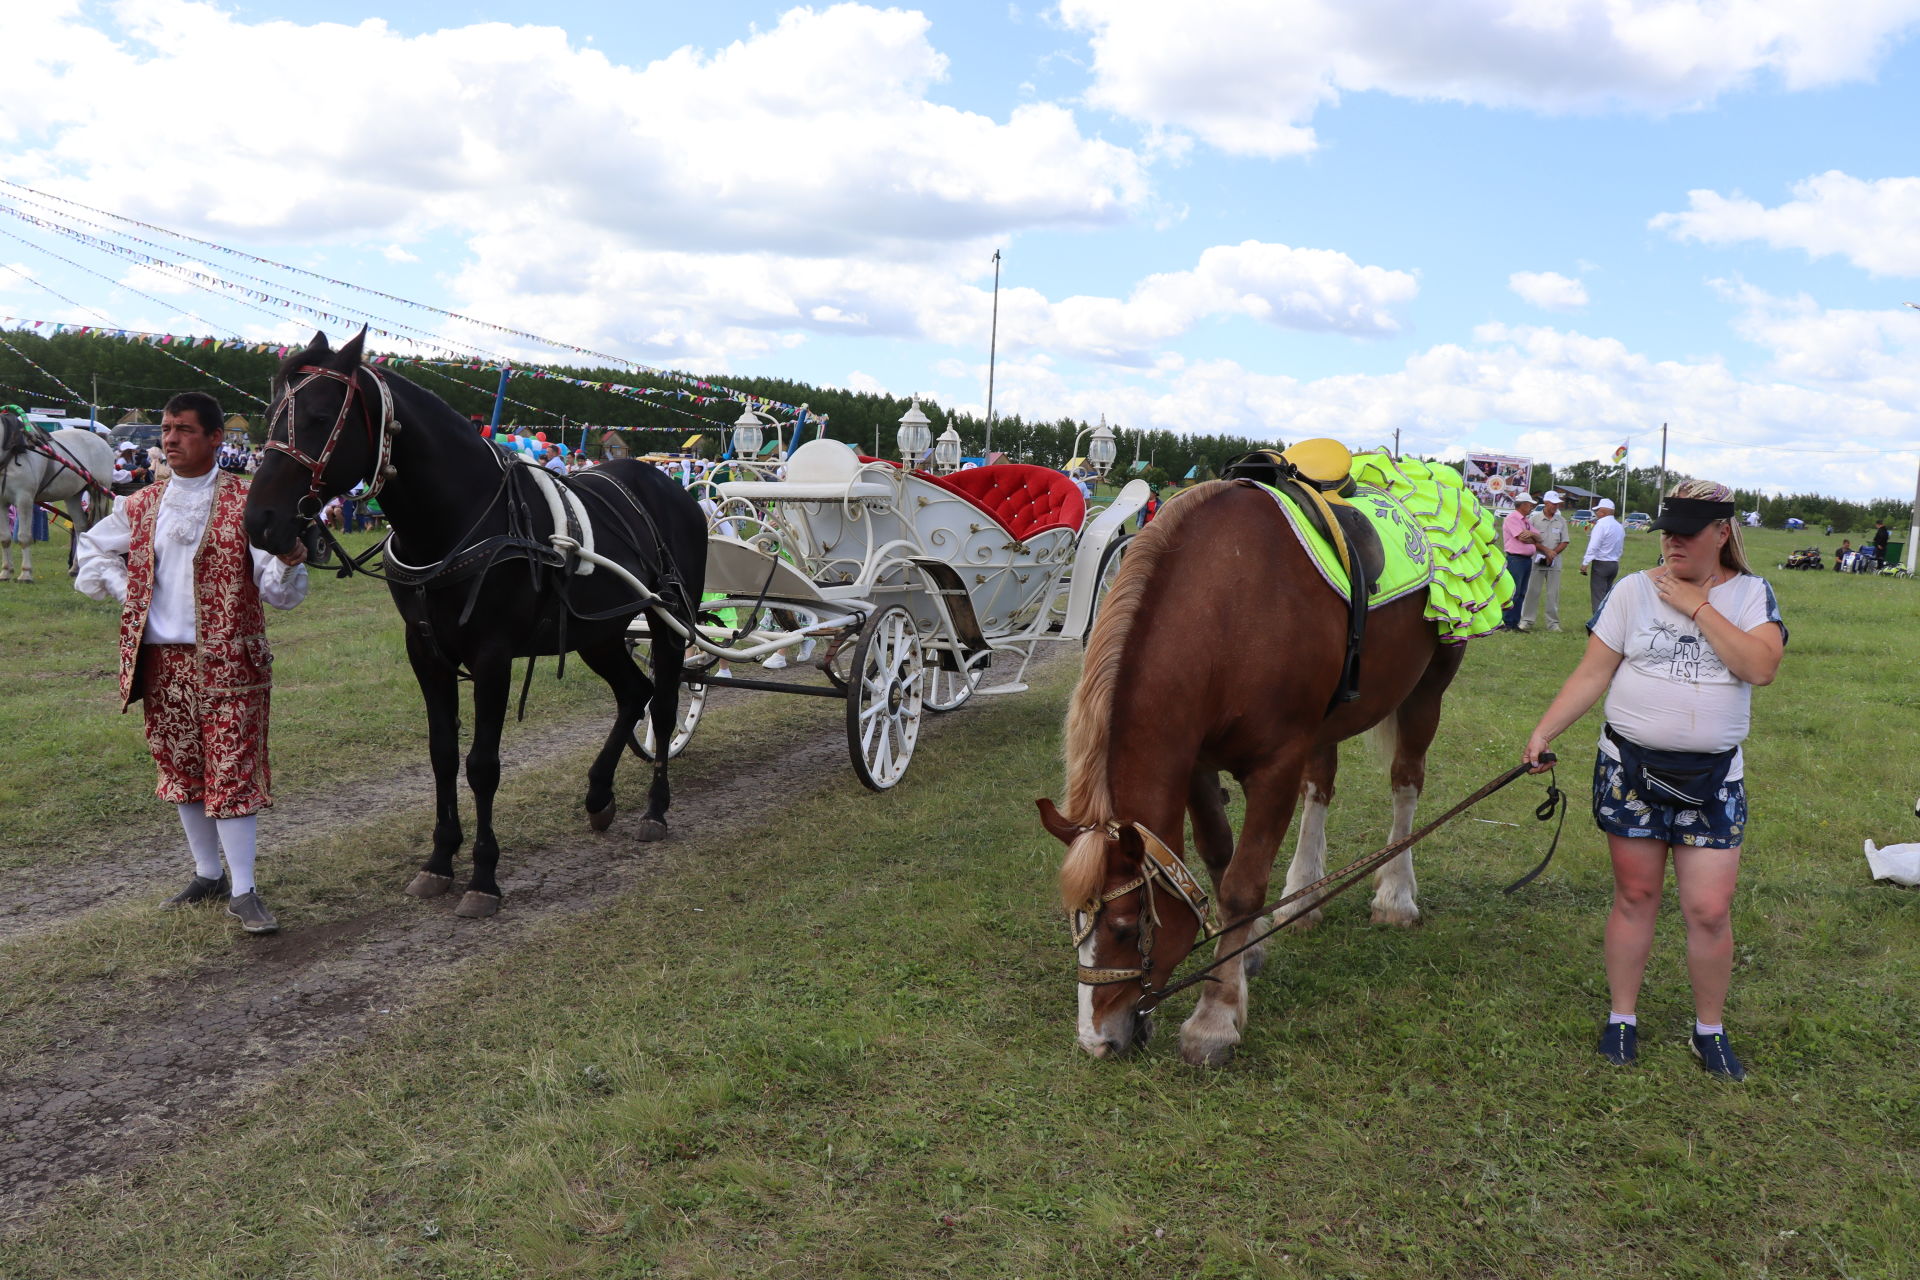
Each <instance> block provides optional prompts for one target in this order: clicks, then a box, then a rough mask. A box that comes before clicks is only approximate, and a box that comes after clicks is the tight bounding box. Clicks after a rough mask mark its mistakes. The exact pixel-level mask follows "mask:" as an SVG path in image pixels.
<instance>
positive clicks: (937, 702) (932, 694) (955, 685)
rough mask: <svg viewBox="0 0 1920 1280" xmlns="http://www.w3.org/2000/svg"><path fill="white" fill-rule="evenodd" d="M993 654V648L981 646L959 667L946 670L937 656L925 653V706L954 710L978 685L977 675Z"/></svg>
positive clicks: (938, 709) (932, 709) (980, 675)
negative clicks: (977, 651)
mask: <svg viewBox="0 0 1920 1280" xmlns="http://www.w3.org/2000/svg"><path fill="white" fill-rule="evenodd" d="M992 658H993V652H992V651H991V650H988V649H983V650H981V651H980V652H979V653H976V654H974V655H973V656H972V657H970V658H967V659H965V660H964V662H965V666H964V669H963V670H960V671H949V670H947V669H946V667H944V666H942V665H940V662H939V661H938V659H935V658H932V657H928V658H927V659H926V669H927V681H926V684H927V698H926V703H927V710H929V711H953V710H956V709H958V708H959V706H960V704H961V703H963V702H965V701H966V700H967V699H968V698H971V697H972V696H973V691H974V690H975V689H978V688H979V687H980V679H981V677H982V676H984V675H985V674H986V671H987V663H988V662H989V661H991V660H992Z"/></svg>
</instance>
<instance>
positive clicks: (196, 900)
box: [160, 871, 232, 911]
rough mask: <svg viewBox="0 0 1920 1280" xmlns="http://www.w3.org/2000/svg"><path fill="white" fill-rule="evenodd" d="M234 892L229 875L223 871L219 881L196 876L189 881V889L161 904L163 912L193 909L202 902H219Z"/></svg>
mask: <svg viewBox="0 0 1920 1280" xmlns="http://www.w3.org/2000/svg"><path fill="white" fill-rule="evenodd" d="M231 892H232V886H231V885H230V884H229V882H228V880H227V873H226V872H224V871H222V872H221V873H220V878H219V879H218V880H209V879H207V877H205V876H201V875H196V876H195V877H194V878H193V879H191V880H189V881H187V887H186V888H184V889H182V890H181V891H180V892H178V893H176V894H174V895H173V896H172V897H171V898H168V899H167V900H166V901H165V902H163V903H161V904H160V909H161V910H162V911H171V910H173V909H174V908H175V907H193V906H198V905H199V904H200V903H202V902H218V901H220V900H221V899H222V898H225V897H226V896H228V894H230V893H231Z"/></svg>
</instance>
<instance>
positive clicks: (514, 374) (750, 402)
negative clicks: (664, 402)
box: [367, 355, 800, 415]
mask: <svg viewBox="0 0 1920 1280" xmlns="http://www.w3.org/2000/svg"><path fill="white" fill-rule="evenodd" d="M367 363H368V364H374V365H383V366H387V365H390V366H397V367H400V368H405V367H406V366H409V365H432V366H436V367H439V368H444V369H467V370H485V371H487V372H489V373H499V372H500V371H501V369H502V366H501V365H497V364H488V363H486V362H484V361H479V360H427V359H424V358H421V357H417V356H386V355H380V356H369V357H368V359H367ZM505 368H506V374H507V377H509V378H532V379H535V380H536V381H540V382H564V383H566V384H567V385H568V386H570V387H585V388H587V389H588V390H589V391H604V392H607V393H608V394H609V395H616V396H626V397H627V398H628V399H630V400H641V399H644V398H645V397H647V396H670V397H673V398H674V399H678V400H686V401H690V402H692V403H693V404H698V405H710V404H732V403H739V404H744V405H746V406H747V407H748V408H752V409H769V410H778V411H780V412H782V413H791V414H795V415H798V414H799V412H800V409H799V406H797V405H791V404H787V403H785V402H784V401H780V400H773V399H769V398H768V397H766V396H756V395H752V394H750V393H748V392H744V391H729V390H728V389H727V388H725V387H713V388H712V389H713V390H715V391H725V392H726V394H724V395H701V394H700V393H699V392H697V391H689V390H683V389H682V388H679V387H630V386H627V385H625V384H623V383H619V382H595V381H593V380H592V379H591V378H575V377H571V376H569V375H567V374H564V373H555V372H554V371H553V370H551V369H542V368H538V367H536V368H532V369H521V368H517V367H514V366H511V365H509V366H505ZM698 385H700V386H702V387H706V386H709V384H708V383H704V382H703V383H700V384H698Z"/></svg>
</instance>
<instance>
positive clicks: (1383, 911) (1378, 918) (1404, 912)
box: [1373, 907, 1420, 929]
mask: <svg viewBox="0 0 1920 1280" xmlns="http://www.w3.org/2000/svg"><path fill="white" fill-rule="evenodd" d="M1373 923H1375V924H1385V925H1392V926H1393V927H1394V928H1396V929H1411V928H1413V926H1415V925H1417V924H1419V923H1420V908H1418V907H1375V908H1374V909H1373Z"/></svg>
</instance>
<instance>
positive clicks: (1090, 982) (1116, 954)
mask: <svg viewBox="0 0 1920 1280" xmlns="http://www.w3.org/2000/svg"><path fill="white" fill-rule="evenodd" d="M1040 822H1041V825H1043V826H1045V827H1046V829H1047V831H1048V833H1049V834H1051V835H1052V836H1054V837H1055V838H1056V839H1058V840H1059V841H1060V842H1061V843H1062V844H1064V845H1066V846H1067V857H1066V861H1065V863H1063V864H1062V866H1061V868H1060V901H1061V905H1062V906H1064V907H1065V908H1066V910H1067V915H1068V919H1069V921H1070V922H1071V925H1072V929H1073V937H1074V944H1075V947H1076V949H1077V951H1078V956H1079V970H1078V977H1079V979H1080V1018H1079V1041H1080V1047H1081V1048H1083V1049H1085V1050H1086V1051H1087V1052H1088V1053H1090V1054H1092V1055H1093V1056H1094V1057H1096V1058H1108V1057H1120V1056H1122V1055H1124V1054H1126V1053H1128V1052H1130V1051H1132V1050H1133V1049H1134V1048H1136V1047H1138V1046H1140V1045H1143V1044H1145V1043H1146V1041H1147V1038H1148V1036H1149V1035H1150V1034H1151V1033H1152V1024H1151V1021H1150V1019H1149V1017H1148V1010H1147V1009H1145V1008H1144V1007H1143V1006H1145V1005H1146V1003H1147V1001H1148V999H1149V998H1150V996H1151V993H1152V992H1153V991H1154V989H1155V988H1157V987H1162V986H1165V985H1166V984H1167V982H1168V981H1170V980H1171V978H1172V976H1173V971H1174V970H1175V969H1176V968H1178V967H1179V965H1180V962H1181V961H1183V960H1185V959H1186V958H1187V955H1188V953H1189V952H1191V951H1192V950H1193V944H1194V940H1195V939H1196V938H1197V937H1199V936H1200V930H1201V927H1202V926H1203V924H1204V923H1205V920H1206V913H1207V898H1206V894H1205V891H1204V890H1202V889H1201V888H1200V886H1199V884H1198V882H1196V881H1194V879H1193V878H1192V876H1190V875H1188V874H1187V872H1186V866H1185V864H1183V863H1181V862H1180V860H1179V859H1178V858H1177V857H1174V856H1173V855H1172V854H1171V852H1170V851H1169V850H1168V849H1167V848H1166V845H1165V844H1164V843H1162V842H1161V841H1160V839H1159V837H1157V836H1155V835H1154V834H1153V833H1152V832H1151V831H1148V830H1147V829H1146V828H1144V827H1142V826H1140V825H1139V824H1137V823H1134V824H1126V825H1122V824H1121V823H1119V822H1115V821H1108V822H1106V823H1101V824H1097V825H1094V826H1080V825H1076V824H1075V823H1072V822H1069V821H1067V819H1066V818H1065V817H1064V816H1063V815H1062V814H1061V813H1060V811H1059V810H1058V809H1056V808H1055V807H1054V805H1053V802H1052V801H1051V800H1042V801H1040Z"/></svg>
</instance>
